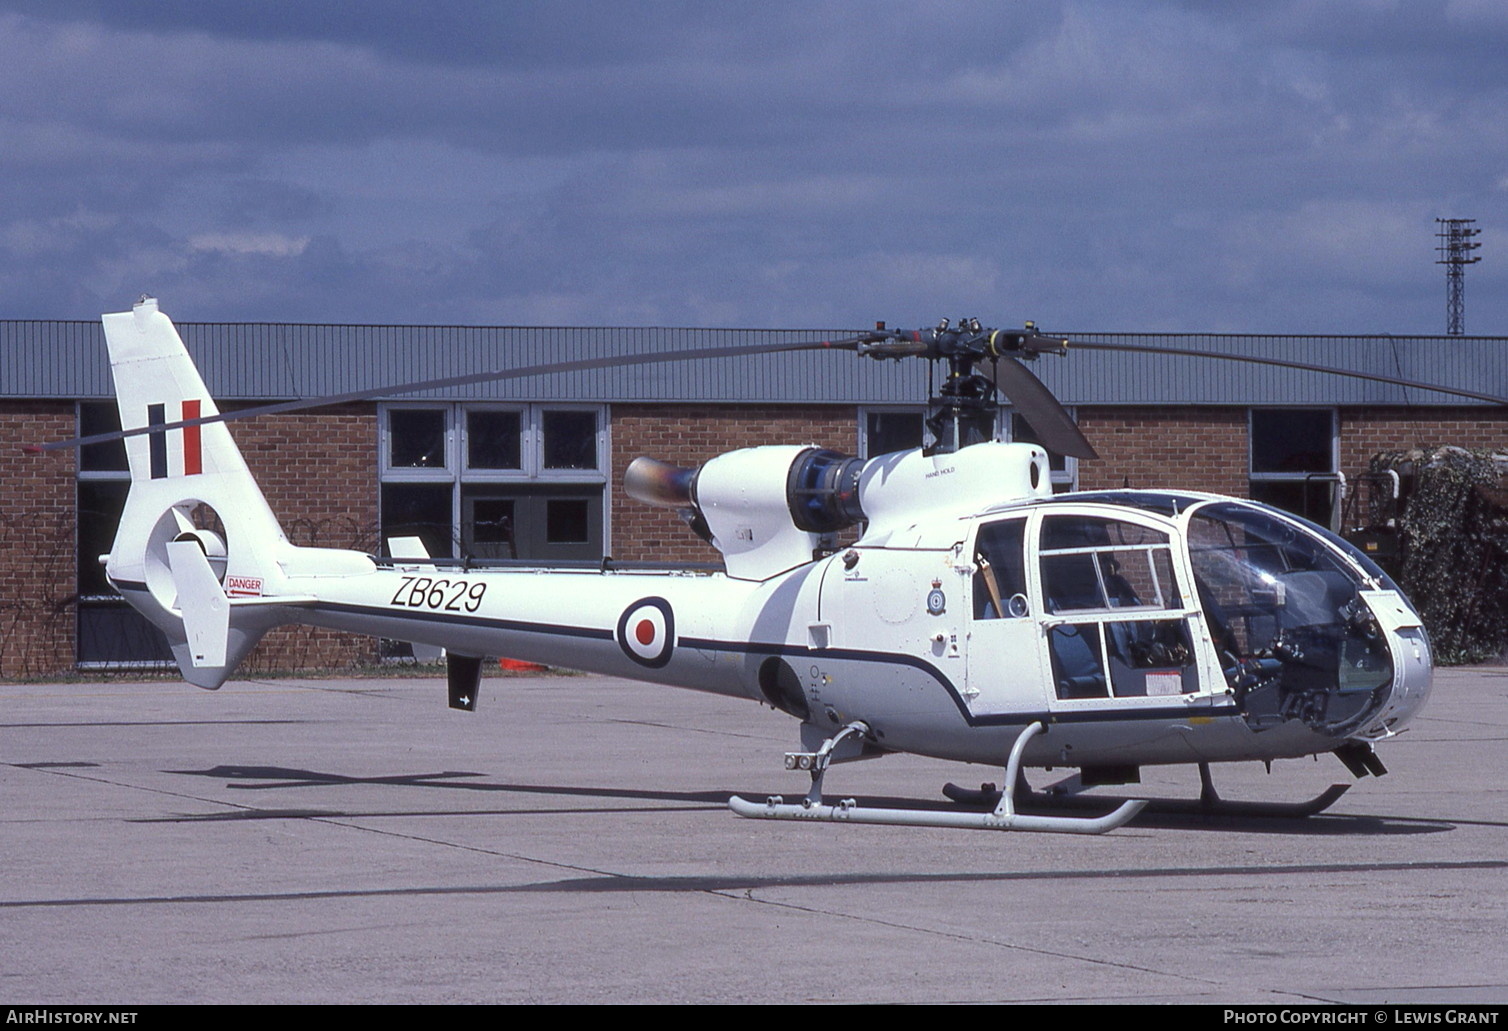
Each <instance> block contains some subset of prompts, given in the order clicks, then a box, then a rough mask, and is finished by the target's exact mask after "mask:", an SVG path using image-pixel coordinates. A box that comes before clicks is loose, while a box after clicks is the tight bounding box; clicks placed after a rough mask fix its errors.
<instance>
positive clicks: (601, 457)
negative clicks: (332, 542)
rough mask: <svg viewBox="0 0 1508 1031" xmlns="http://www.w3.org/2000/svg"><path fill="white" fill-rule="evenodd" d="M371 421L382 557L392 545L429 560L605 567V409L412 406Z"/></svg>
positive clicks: (393, 408) (390, 409) (386, 409)
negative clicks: (404, 542) (376, 430)
mask: <svg viewBox="0 0 1508 1031" xmlns="http://www.w3.org/2000/svg"><path fill="white" fill-rule="evenodd" d="M380 411H381V415H380V418H379V426H380V427H381V442H380V447H381V477H382V491H381V506H382V539H383V548H384V550H386V548H387V541H388V540H389V539H391V538H394V537H418V538H419V539H420V540H422V541H423V542H424V546H425V549H426V550H427V551H428V553H429V554H430V555H432V556H435V557H448V558H459V557H467V558H473V559H527V560H537V561H560V560H570V559H592V560H595V559H600V558H601V557H602V555H603V553H604V542H605V541H606V539H607V533H606V525H605V524H606V508H605V505H604V502H603V494H604V488H605V486H606V483H607V475H606V471H605V470H606V468H607V413H606V409H605V408H603V407H602V406H600V405H541V404H519V405H500V404H433V403H429V404H425V403H418V402H415V403H402V404H390V405H384V406H382V408H381V410H380ZM399 557H404V556H399Z"/></svg>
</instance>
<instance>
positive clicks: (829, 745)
mask: <svg viewBox="0 0 1508 1031" xmlns="http://www.w3.org/2000/svg"><path fill="white" fill-rule="evenodd" d="M1045 729H1046V728H1045V727H1044V726H1043V725H1042V724H1041V723H1033V724H1032V725H1031V726H1029V727H1027V728H1026V729H1025V730H1024V731H1023V732H1022V733H1021V736H1020V737H1018V738H1017V739H1016V743H1015V745H1014V746H1012V748H1011V755H1010V760H1009V761H1008V762H1007V763H1006V766H1005V783H1007V784H1010V785H1013V786H1014V785H1015V784H1016V782H1017V779H1018V778H1019V777H1020V774H1021V753H1022V752H1023V751H1025V749H1026V743H1027V741H1029V740H1031V739H1032V738H1033V737H1035V736H1036V735H1037V734H1040V733H1042V732H1043V731H1044V730H1045ZM868 732H869V727H868V726H867V725H865V724H863V723H859V722H855V723H850V724H849V725H848V726H846V727H844V728H843V729H842V730H840V731H839V732H838V733H837V734H835V735H834V736H833V737H831V738H828V739H827V740H826V741H825V742H823V744H822V747H821V748H820V749H818V750H817V751H816V752H815V753H795V754H794V755H792V756H787V758H786V765H787V767H788V768H799V769H809V770H811V774H812V789H811V790H810V791H808V792H807V793H806V797H805V798H804V799H802V800H801V802H800V804H792V803H788V802H786V801H785V799H784V798H782V797H781V796H779V795H771V796H770V797H769V798H768V799H766V800H765V801H764V802H763V803H759V802H749V801H746V800H745V799H742V798H739V797H738V796H737V795H734V796H733V797H732V798H730V799H728V808H729V809H732V810H733V811H734V812H735V813H737V814H738V815H739V816H748V817H752V818H755V819H765V820H832V821H836V822H840V823H875V824H889V825H894V826H906V827H961V828H965V829H969V830H990V831H1052V832H1056V833H1059V834H1103V833H1105V832H1106V831H1110V830H1114V829H1115V828H1117V827H1120V826H1122V825H1123V824H1125V823H1126V822H1127V821H1128V820H1130V819H1131V818H1132V817H1133V816H1135V815H1136V814H1137V813H1139V812H1141V810H1142V807H1143V806H1144V805H1146V802H1144V801H1142V800H1141V799H1131V800H1127V801H1125V802H1123V803H1122V804H1121V805H1120V807H1119V808H1117V809H1116V810H1115V811H1114V812H1112V813H1108V814H1107V815H1105V816H1100V817H1094V818H1089V817H1075V816H1025V815H1022V814H1021V813H1018V812H1016V805H1015V799H1014V797H1013V795H1014V792H1013V791H1005V792H1003V793H1001V795H1000V798H999V801H998V803H997V804H996V805H995V808H994V811H993V812H988V813H965V812H959V811H956V810H951V809H881V808H876V807H869V806H861V805H859V804H858V803H857V802H856V801H855V800H854V799H851V798H847V799H844V800H843V801H841V802H839V803H837V804H836V805H828V804H826V803H824V802H823V801H822V778H823V776H824V775H825V774H826V773H827V767H828V764H829V763H830V762H831V760H832V751H833V749H834V748H835V747H837V745H838V743H839V742H840V741H842V740H843V739H844V738H846V737H849V736H851V735H855V734H859V735H863V734H867V733H868ZM793 759H794V763H793V761H792V760H793Z"/></svg>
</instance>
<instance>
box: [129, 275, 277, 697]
mask: <svg viewBox="0 0 1508 1031" xmlns="http://www.w3.org/2000/svg"><path fill="white" fill-rule="evenodd" d="M104 326H105V343H106V345H107V347H108V348H109V351H110V369H111V372H112V374H113V375H114V377H115V392H116V399H117V402H118V404H119V406H120V424H121V428H122V429H124V430H133V429H138V428H143V427H152V426H164V427H165V426H168V425H170V424H172V423H176V422H181V421H184V420H191V419H198V418H204V417H208V416H212V415H218V414H219V409H218V408H217V407H216V406H215V402H214V399H213V398H211V397H210V396H209V391H208V389H206V387H205V385H204V380H203V379H202V378H200V376H199V371H198V370H197V369H196V368H195V367H194V363H193V360H192V359H191V358H190V357H189V354H188V351H187V349H185V348H184V346H183V341H182V340H181V339H180V338H179V336H178V331H177V330H176V329H175V328H174V327H173V323H172V321H171V320H169V319H168V317H167V316H166V315H164V314H162V313H161V312H159V311H158V310H157V302H156V300H154V299H152V298H150V297H144V298H142V300H141V301H140V302H139V303H138V304H137V305H136V307H135V308H134V309H133V310H132V311H129V312H122V313H120V314H114V315H106V316H104ZM125 443H126V458H127V461H128V463H129V465H130V468H131V490H130V493H129V494H128V495H127V498H126V506H125V511H124V512H123V513H122V515H121V521H120V529H119V530H118V531H117V533H116V537H115V543H114V545H113V547H112V548H111V550H110V555H109V558H108V559H107V561H106V567H105V568H106V572H107V573H108V574H109V577H110V580H111V581H112V582H113V583H114V584H115V585H116V587H117V588H119V589H120V591H121V593H122V594H124V595H125V596H126V599H127V600H128V601H130V603H131V604H132V605H133V606H135V607H136V608H137V609H138V610H140V611H141V612H142V613H143V614H144V615H145V616H146V617H147V618H148V619H150V620H151V621H152V622H153V623H155V624H156V625H157V626H159V627H160V628H162V630H163V632H164V633H165V634H167V637H168V642H169V644H171V645H172V648H173V655H174V657H175V658H176V659H177V660H178V668H179V669H180V670H181V671H182V673H183V678H184V679H185V680H187V681H188V682H189V683H192V684H197V685H198V686H200V687H206V688H216V687H219V686H220V685H221V684H222V683H224V682H225V679H226V678H227V677H228V676H229V675H230V673H231V672H232V671H233V670H234V669H235V667H236V665H237V664H238V663H239V662H240V661H241V659H243V658H244V657H245V656H246V653H247V652H249V651H250V650H251V649H252V647H253V646H255V644H256V643H257V641H258V640H259V639H260V638H261V636H262V634H264V633H265V632H266V631H267V630H268V629H270V628H271V627H272V626H275V625H276V624H277V623H278V622H281V620H280V619H278V618H276V617H275V615H274V613H272V612H271V611H269V609H268V608H267V607H265V606H250V607H246V608H245V609H238V610H236V611H234V612H233V611H232V608H231V606H230V603H229V598H230V597H232V596H237V595H242V596H248V595H262V594H263V593H264V586H267V585H270V584H271V583H272V582H273V581H274V580H275V579H277V578H278V577H279V573H278V569H277V557H278V556H279V555H280V554H281V553H282V552H283V551H284V549H286V547H287V538H286V537H285V536H284V535H283V531H282V528H281V527H280V526H279V525H278V522H277V518H276V517H275V516H274V515H273V514H272V509H271V508H269V507H268V505H267V500H266V498H264V497H263V496H262V492H261V490H260V489H259V488H258V487H257V485H256V481H255V480H253V479H252V476H251V472H250V470H248V469H247V467H246V462H245V460H244V459H242V457H241V452H240V449H238V448H237V447H236V444H235V441H234V440H233V439H231V435H230V431H229V430H228V429H227V428H226V426H225V424H224V423H220V422H215V423H208V424H205V425H200V426H183V427H178V428H175V429H170V430H169V429H163V430H156V431H152V432H148V433H144V434H139V435H136V436H130V437H127V438H126V439H125ZM185 545H188V546H185Z"/></svg>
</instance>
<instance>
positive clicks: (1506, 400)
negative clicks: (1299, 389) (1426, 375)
mask: <svg viewBox="0 0 1508 1031" xmlns="http://www.w3.org/2000/svg"><path fill="white" fill-rule="evenodd" d="M1069 346H1070V347H1071V348H1073V349H1074V350H1076V351H1139V352H1141V353H1143V354H1172V355H1178V356H1179V357H1183V358H1213V359H1215V360H1217V361H1226V362H1247V363H1248V364H1251V365H1273V366H1276V367H1277V368H1280V369H1297V370H1299V371H1300V372H1324V373H1328V374H1329V375H1331V376H1345V377H1348V378H1349V379H1362V380H1368V381H1370V382H1372V383H1387V384H1389V385H1391V386H1395V387H1409V388H1412V389H1414V390H1425V391H1433V392H1434V393H1438V394H1450V395H1452V396H1454V397H1469V398H1471V399H1472V400H1473V401H1486V402H1488V403H1489V404H1495V405H1508V397H1500V396H1498V395H1497V394H1483V393H1479V392H1477V391H1475V390H1462V389H1461V388H1460V387H1447V386H1445V385H1444V384H1441V383H1424V382H1421V381H1420V380H1414V379H1400V378H1398V377H1396V376H1380V375H1378V374H1377V373H1374V372H1356V371H1355V370H1353V369H1337V368H1335V367H1333V366H1330V365H1317V364H1315V363H1313V362H1294V361H1289V360H1287V359H1285V358H1262V357H1259V356H1257V355H1252V354H1221V353H1217V352H1215V351H1196V350H1193V349H1192V348H1187V347H1142V346H1140V345H1138V344H1106V343H1089V342H1086V341H1083V340H1077V339H1075V340H1073V341H1071V342H1070V344H1069Z"/></svg>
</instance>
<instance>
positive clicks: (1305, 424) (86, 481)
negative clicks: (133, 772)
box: [0, 321, 1508, 677]
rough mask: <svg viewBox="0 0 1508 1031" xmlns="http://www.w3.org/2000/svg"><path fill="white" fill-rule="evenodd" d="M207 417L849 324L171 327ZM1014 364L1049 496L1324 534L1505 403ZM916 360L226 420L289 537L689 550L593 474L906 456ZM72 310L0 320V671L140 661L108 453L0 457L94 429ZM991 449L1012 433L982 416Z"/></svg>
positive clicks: (1136, 366) (159, 658)
mask: <svg viewBox="0 0 1508 1031" xmlns="http://www.w3.org/2000/svg"><path fill="white" fill-rule="evenodd" d="M179 329H180V332H181V333H182V335H183V337H184V340H185V342H186V343H187V345H188V347H189V350H190V351H191V352H192V353H193V354H194V356H195V359H196V361H197V362H198V363H199V366H200V369H201V371H202V372H203V374H204V376H205V379H206V381H207V383H208V384H209V387H210V390H211V392H212V393H213V394H214V395H215V396H216V397H217V398H218V399H219V400H220V402H221V407H222V408H223V409H224V410H226V411H232V410H235V409H236V408H238V407H247V406H249V405H252V404H255V403H258V402H264V401H270V400H283V399H290V398H303V397H315V396H323V395H327V394H337V393H342V392H346V391H356V390H363V389H369V388H374V387H377V386H382V385H388V384H395V383H402V382H406V381H411V380H415V379H434V378H440V377H445V376H460V375H465V374H468V373H474V372H480V371H484V370H487V369H491V368H499V367H515V366H529V365H539V364H548V363H553V362H561V361H569V360H574V359H580V358H593V357H600V356H604V355H612V354H629V353H641V352H646V351H651V352H652V351H677V350H685V349H697V348H716V347H726V346H731V345H740V344H753V343H773V342H779V341H784V340H804V339H823V338H829V337H834V336H841V335H847V334H848V333H850V332H851V331H843V330H813V331H774V330H694V329H641V328H591V329H562V328H516V327H436V326H309V325H278V324H210V323H198V324H195V323H188V324H180V325H179ZM1077 339H1081V340H1084V341H1086V342H1089V341H1098V342H1106V343H1119V344H1127V345H1133V346H1140V347H1155V346H1168V347H1177V348H1184V349H1189V350H1197V351H1201V352H1205V353H1209V354H1216V355H1218V354H1242V355H1260V356H1266V357H1272V358H1280V359H1284V360H1290V361H1296V362H1304V363H1309V364H1313V365H1323V366H1328V367H1335V368H1344V369H1351V370H1358V371H1363V372H1368V373H1373V374H1376V375H1380V376H1386V377H1394V378H1397V379H1400V380H1408V381H1411V382H1415V383H1418V382H1428V383H1433V384H1438V385H1443V386H1449V387H1454V388H1459V389H1464V390H1474V391H1479V392H1483V393H1489V394H1496V395H1502V394H1508V347H1505V345H1508V340H1505V339H1503V338H1485V337H1470V338H1461V337H1366V336H1346V337H1336V336H1329V337H1319V336H1315V337H1303V336H1282V337H1277V336H1240V335H1226V336H1212V335H1187V334H1184V335H1153V334H1079V335H1077ZM1035 368H1036V371H1037V372H1038V373H1039V375H1040V376H1041V377H1042V379H1043V380H1044V381H1045V382H1046V383H1047V384H1048V386H1049V387H1050V388H1052V389H1053V391H1054V392H1055V393H1056V394H1057V395H1058V396H1059V397H1060V398H1061V399H1062V400H1063V401H1064V402H1065V403H1066V404H1068V405H1069V406H1070V408H1071V409H1072V410H1073V411H1074V413H1075V415H1076V417H1077V419H1078V422H1079V424H1080V426H1081V427H1082V428H1083V430H1084V431H1085V433H1086V434H1087V435H1088V437H1089V438H1090V440H1092V441H1093V442H1094V444H1095V446H1096V448H1097V449H1098V450H1099V453H1100V455H1101V458H1100V460H1098V461H1093V462H1090V461H1084V462H1076V461H1073V460H1071V459H1070V460H1061V461H1058V462H1057V463H1056V464H1055V469H1054V480H1055V484H1056V486H1057V487H1058V488H1059V489H1062V490H1072V489H1085V490H1094V489H1101V488H1110V487H1120V486H1123V485H1130V486H1133V487H1154V486H1156V487H1174V488H1186V489H1195V490H1207V491H1213V492H1217V493H1225V494H1232V495H1236V496H1243V497H1256V498H1259V499H1263V500H1268V501H1270V502H1272V503H1275V504H1278V505H1281V506H1283V507H1286V508H1290V509H1292V510H1295V511H1299V512H1301V513H1304V514H1307V515H1309V517H1310V518H1313V519H1315V520H1316V521H1318V522H1321V523H1331V524H1332V525H1336V524H1338V522H1339V518H1340V499H1341V497H1342V495H1343V493H1344V491H1343V488H1342V486H1341V484H1342V483H1343V482H1344V481H1345V480H1347V479H1348V478H1349V479H1354V478H1355V476H1356V474H1357V473H1358V472H1361V471H1363V470H1365V469H1366V467H1367V463H1368V461H1369V459H1370V458H1371V456H1372V455H1373V454H1375V453H1377V452H1378V451H1384V450H1397V449H1405V448H1410V447H1416V446H1432V445H1438V444H1459V445H1462V446H1467V447H1499V448H1508V408H1503V407H1498V406H1495V405H1491V404H1487V403H1482V402H1478V401H1468V400H1463V399H1461V398H1459V397H1453V396H1450V395H1447V394H1444V393H1441V392H1438V391H1429V390H1425V389H1423V388H1421V387H1417V386H1414V387H1402V386H1397V385H1388V384H1380V383H1374V382H1365V381H1359V380H1353V379H1346V378H1341V377H1336V376H1331V375H1324V374H1319V373H1313V372H1302V371H1295V370H1284V369H1277V368H1270V367H1265V366H1251V365H1245V364H1237V363H1233V362H1224V361H1210V360H1205V359H1200V358H1192V357H1177V356H1167V355H1160V356H1149V355H1145V354H1132V353H1122V352H1100V351H1088V350H1084V351H1078V352H1071V353H1070V355H1068V356H1067V357H1064V358H1060V357H1055V356H1047V357H1044V358H1043V359H1041V360H1039V361H1038V362H1037V363H1036V367H1035ZM927 394H928V370H927V369H926V367H925V364H924V363H908V364H899V363H895V362H883V363H882V362H874V361H870V360H867V359H860V358H858V357H856V356H854V355H852V354H849V353H840V352H825V353H810V354H786V355H770V356H763V357H757V358H739V359H718V360H711V361H705V362H679V363H669V364H657V365H640V366H634V367H627V368H617V369H606V370H594V371H590V372H579V373H572V374H559V373H557V374H552V375H548V376H543V377H537V378H533V379H514V380H502V381H495V382H491V383H484V384H480V385H473V386H468V387H462V388H454V389H451V390H448V391H444V392H438V391H434V392H430V393H428V394H426V395H423V396H418V397H412V396H406V397H393V398H391V399H388V400H382V401H361V402H352V403H347V404H343V405H338V406H334V407H329V408H323V409H319V410H315V411H309V412H303V413H291V414H283V415H277V416H269V417H263V418H259V419H256V420H247V421H243V422H236V423H233V424H232V432H233V434H234V435H235V437H236V439H237V441H238V443H239V444H240V446H241V448H242V450H243V452H244V453H245V455H246V458H247V461H248V463H249V464H250V465H251V468H252V470H253V472H254V473H255V474H256V476H257V479H258V481H259V482H260V483H261V486H262V488H263V490H264V491H265V493H266V494H267V497H268V500H269V501H270V502H271V504H272V507H273V509H274V511H275V512H276V513H277V514H278V516H279V518H280V520H281V521H282V524H283V527H284V529H285V531H286V532H287V533H288V535H289V537H290V538H291V539H292V540H294V541H295V542H296V543H299V544H317V545H324V546H332V547H350V548H358V549H363V550H369V551H373V552H377V551H380V550H381V547H382V545H381V542H382V541H384V540H385V539H387V538H388V537H390V536H404V535H418V536H421V537H422V538H424V539H425V541H426V543H427V544H428V546H429V547H430V549H431V552H432V553H435V554H441V553H444V554H450V555H453V556H460V555H470V556H475V557H478V558H515V557H516V558H521V559H529V560H538V561H550V562H555V561H582V560H589V561H600V560H601V559H602V558H603V556H605V555H611V556H612V557H613V558H614V559H616V560H619V561H651V560H661V561H677V562H679V561H691V562H711V561H716V560H717V558H718V555H717V553H716V552H715V551H713V550H712V549H711V548H710V547H709V546H707V545H705V544H703V543H702V542H701V541H699V540H698V539H696V538H695V537H694V536H693V535H692V534H691V533H690V531H689V530H688V529H687V528H686V527H685V526H684V525H683V524H682V523H681V522H680V520H679V519H678V518H677V517H676V516H675V515H674V514H673V513H670V512H667V511H665V510H662V509H654V508H649V507H646V506H643V505H640V504H637V503H635V502H633V501H631V500H630V499H628V498H627V497H626V496H624V495H623V493H622V491H621V490H620V489H618V487H617V485H618V484H619V483H621V479H622V474H623V470H624V468H625V467H626V466H627V464H628V463H629V462H630V461H631V460H632V459H633V458H635V457H636V456H638V455H641V454H647V455H651V456H654V457H656V458H660V459H663V460H665V461H668V462H672V463H674V464H677V465H682V466H688V467H689V466H695V465H698V464H700V463H701V462H703V461H705V460H707V459H709V458H711V457H713V456H714V455H716V454H719V453H721V452H723V451H727V450H731V449H733V448H737V447H745V446H750V445H754V444H764V443H815V444H820V445H822V446H825V447H830V448H833V449H835V450H839V451H843V452H847V453H851V454H879V453H882V452H884V451H889V450H896V449H899V448H902V447H911V446H915V445H916V444H917V443H919V442H920V440H921V437H922V434H923V426H922V413H923V410H924V407H925V400H926V397H927ZM112 398H113V393H112V391H111V384H110V379H109V373H108V365H107V363H106V360H105V348H104V340H103V333H102V332H101V330H100V326H99V324H98V323H97V322H43V321H28V322H19V321H18V322H0V433H3V434H4V439H5V440H7V441H9V442H11V445H12V446H11V450H10V453H9V455H7V456H6V457H5V458H4V459H3V460H0V677H23V676H44V675H59V674H66V673H67V672H69V671H72V670H74V669H77V668H80V667H83V668H103V669H140V668H143V667H145V666H153V665H157V664H161V663H163V662H164V661H165V660H166V657H167V655H166V652H165V650H164V648H163V645H162V643H161V641H160V638H158V637H157V636H155V635H156V631H155V630H153V629H152V628H150V627H149V626H147V625H145V624H144V622H143V621H142V620H140V619H139V617H137V616H136V615H135V613H134V612H132V611H131V610H129V609H128V608H126V607H125V606H124V605H123V604H122V603H121V602H120V601H119V600H118V599H116V598H115V597H114V596H113V592H112V591H111V589H110V588H109V585H108V584H107V583H106V582H105V581H104V577H103V575H102V573H101V571H100V569H99V565H98V561H97V557H98V556H99V555H100V554H102V553H104V552H106V551H108V550H109V546H110V540H111V537H112V536H113V532H114V522H115V519H116V517H117V515H118V513H119V509H120V505H121V504H122V503H123V500H124V497H125V489H126V478H125V473H124V469H125V464H124V457H123V451H122V450H121V449H120V448H119V447H112V446H110V445H98V446H94V447H89V448H84V449H82V450H81V451H79V452H76V453H75V452H69V451H62V452H51V453H48V454H46V455H26V454H22V453H21V446H22V445H25V444H28V443H38V442H43V441H49V440H60V439H65V438H69V437H72V436H76V435H79V434H81V433H90V432H97V431H100V430H103V429H106V428H109V427H111V426H113V425H116V424H117V422H116V417H115V413H114V409H113V401H112ZM999 432H1000V435H1001V436H1002V438H1005V439H1011V438H1012V437H1016V438H1020V437H1022V436H1023V435H1026V434H1029V433H1030V429H1029V427H1027V426H1025V425H1024V423H1022V421H1021V420H1019V419H1016V418H1013V417H1012V416H1011V415H1010V414H1009V413H1006V414H1005V415H1004V416H1003V417H1002V419H1001V425H1000V430H999ZM378 658H379V653H378V650H377V647H376V646H375V645H374V644H373V643H372V642H370V641H368V640H367V639H365V638H358V637H351V636H349V635H341V634H335V633H332V632H328V631H323V630H312V629H306V628H285V629H283V630H281V631H278V632H277V633H275V634H272V635H269V637H268V638H267V640H266V641H264V642H263V644H262V645H261V646H260V647H259V648H258V650H257V651H256V652H255V653H254V654H253V656H252V658H251V660H250V661H249V663H248V664H247V668H249V669H252V670H256V669H263V670H267V669H296V668H331V667H337V668H338V667H345V666H353V665H360V664H365V663H370V662H373V661H376V660H377V659H378Z"/></svg>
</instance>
